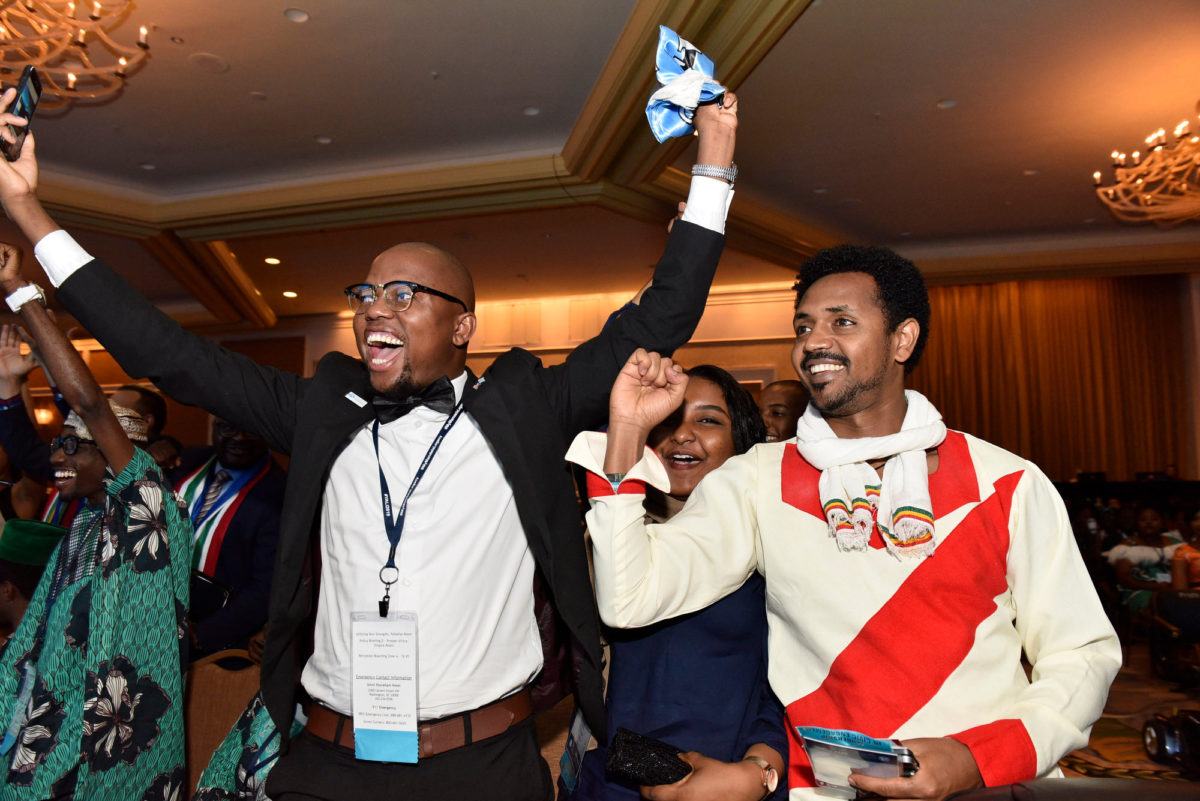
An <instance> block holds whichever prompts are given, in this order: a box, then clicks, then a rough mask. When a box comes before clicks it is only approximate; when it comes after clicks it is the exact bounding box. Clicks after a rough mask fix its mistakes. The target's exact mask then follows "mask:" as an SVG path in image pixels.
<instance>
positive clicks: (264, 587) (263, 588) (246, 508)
mask: <svg viewBox="0 0 1200 801" xmlns="http://www.w3.org/2000/svg"><path fill="white" fill-rule="evenodd" d="M213 453H214V450H213V448H211V447H203V448H188V449H187V450H185V451H184V452H183V454H182V461H181V462H180V464H179V467H177V468H175V469H174V470H172V471H171V481H172V483H173V484H175V485H177V484H178V483H179V482H180V481H182V480H183V479H185V478H187V477H188V476H189V475H191V474H192V472H193V471H194V470H196V468H198V467H200V465H202V464H204V462H205V461H207V460H208V459H210V458H211V457H212V455H213ZM267 458H268V459H270V462H271V464H270V467H268V468H267V473H266V475H264V476H263V477H262V478H261V479H260V480H259V481H258V483H257V484H255V485H254V486H253V487H251V488H250V491H249V492H248V493H246V497H245V499H244V500H243V501H242V503H241V505H239V506H238V508H237V510H236V511H234V513H233V519H231V520H230V521H229V527H228V528H227V529H226V530H225V539H224V540H223V541H222V543H221V551H220V553H219V554H218V555H217V566H216V570H215V572H214V574H213V578H214V579H215V580H216V581H218V582H219V583H221V584H223V585H225V586H226V587H228V588H229V589H230V594H229V603H227V604H226V605H225V607H224V608H223V609H221V610H219V611H217V612H214V613H213V614H211V615H209V616H207V617H205V618H203V619H201V620H194V619H193V620H192V633H193V634H195V635H196V644H197V646H198V647H197V648H194V649H192V653H191V657H192V659H199V658H200V657H202V656H205V655H207V654H211V653H216V652H217V651H223V650H225V649H226V648H245V647H246V643H247V642H248V641H249V639H250V637H252V636H253V635H255V634H257V633H258V632H259V631H261V630H262V627H263V624H265V623H266V622H267V604H268V602H269V600H270V597H271V576H272V574H273V573H274V571H275V550H276V544H277V543H278V542H279V516H280V513H281V512H282V510H283V493H284V488H285V486H286V484H287V473H285V472H284V470H283V468H282V467H280V466H279V465H278V463H276V461H275V460H274V459H272V458H271V457H270V455H268V456H267Z"/></svg>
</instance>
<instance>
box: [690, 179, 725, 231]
mask: <svg viewBox="0 0 1200 801" xmlns="http://www.w3.org/2000/svg"><path fill="white" fill-rule="evenodd" d="M731 202H733V187H732V186H730V185H729V184H728V183H727V182H725V181H722V180H721V179H720V178H706V177H704V176H702V175H694V176H692V188H691V190H690V191H689V192H688V200H687V208H686V209H684V210H683V217H682V218H681V219H683V220H684V222H690V223H695V224H696V225H699V226H702V227H704V228H707V229H708V230H710V231H716V232H717V233H718V234H723V233H725V217H726V215H728V214H729V204H730V203H731Z"/></svg>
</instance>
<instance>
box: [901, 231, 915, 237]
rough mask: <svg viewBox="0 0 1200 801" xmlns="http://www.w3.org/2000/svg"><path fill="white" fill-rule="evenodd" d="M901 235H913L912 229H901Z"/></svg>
mask: <svg viewBox="0 0 1200 801" xmlns="http://www.w3.org/2000/svg"><path fill="white" fill-rule="evenodd" d="M900 236H912V231H901V232H900Z"/></svg>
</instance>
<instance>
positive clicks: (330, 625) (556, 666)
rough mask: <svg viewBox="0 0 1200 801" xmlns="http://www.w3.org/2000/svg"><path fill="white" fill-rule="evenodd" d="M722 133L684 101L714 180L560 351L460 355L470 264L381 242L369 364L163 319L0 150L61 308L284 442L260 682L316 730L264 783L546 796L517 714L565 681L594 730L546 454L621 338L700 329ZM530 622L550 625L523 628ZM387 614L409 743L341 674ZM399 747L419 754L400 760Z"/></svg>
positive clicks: (579, 612) (142, 362) (366, 315)
mask: <svg viewBox="0 0 1200 801" xmlns="http://www.w3.org/2000/svg"><path fill="white" fill-rule="evenodd" d="M5 121H9V118H8V117H6V116H5V115H0V122H5ZM736 127H737V106H736V99H735V98H734V97H733V96H732V94H727V95H725V97H724V99H723V100H722V101H719V102H718V103H717V104H713V105H709V106H704V107H701V108H700V109H699V110H698V111H697V113H696V128H697V131H698V133H699V150H698V155H697V161H698V162H699V165H704V167H705V168H702V169H701V170H700V172H703V173H706V174H707V175H713V174H720V175H725V176H728V180H726V179H725V178H714V177H696V178H693V181H692V188H691V193H690V196H689V199H688V205H687V210H686V212H685V214H684V216H683V218H682V220H680V221H678V222H677V223H676V224H675V226H674V228H673V230H672V232H671V234H670V238H669V241H668V244H667V248H666V251H665V253H664V255H663V257H662V259H661V260H660V261H659V263H658V266H657V267H656V270H655V276H654V283H653V286H651V287H650V288H649V289H647V290H646V292H645V294H644V295H643V297H642V300H641V303H640V305H639V306H637V307H635V308H631V309H628V310H627V311H626V312H625V313H624V314H623V315H621V317H620V318H619V319H618V320H617V321H615V322H614V323H613V324H611V325H610V326H608V327H607V328H606V329H605V330H604V332H602V333H601V334H599V335H598V336H597V337H595V338H593V339H591V340H589V341H587V342H585V343H583V344H581V345H580V346H579V347H578V348H576V349H575V350H574V351H573V352H572V353H571V354H570V355H569V356H567V358H566V360H565V361H564V363H563V364H560V365H554V366H551V367H545V366H543V365H542V364H541V362H540V361H539V360H538V358H537V357H536V356H534V355H533V354H532V353H529V352H528V351H525V350H521V349H513V350H511V351H509V352H508V353H506V354H504V355H502V356H500V357H498V358H497V359H496V360H495V362H494V363H493V364H492V366H491V367H490V368H489V369H488V370H487V371H486V372H485V373H484V374H483V375H482V376H478V377H477V376H475V375H473V374H471V372H470V371H469V370H467V369H466V357H467V346H468V343H469V342H470V340H471V337H472V335H473V334H474V333H475V326H476V320H475V291H474V286H473V283H472V280H471V274H470V273H469V272H468V271H467V269H466V268H465V267H464V266H463V265H462V264H461V263H460V262H459V261H458V260H457V259H455V258H454V257H453V256H451V255H450V254H448V253H446V252H445V251H442V250H440V249H439V248H436V247H434V246H432V245H427V244H422V243H408V244H403V245H397V246H396V247H393V248H390V249H388V250H386V251H384V252H383V253H381V254H380V255H379V256H378V257H377V258H376V259H375V260H374V262H373V263H372V264H371V267H370V270H369V271H368V273H367V275H366V277H365V280H364V281H363V283H360V284H355V285H352V286H350V287H348V288H347V290H346V294H347V296H348V298H349V300H350V306H351V309H352V310H353V311H354V312H355V316H354V334H355V340H356V343H357V348H358V354H359V357H360V358H359V359H354V358H351V357H349V356H347V355H345V354H342V353H330V354H327V355H326V356H325V357H324V358H322V359H321V361H320V363H319V364H318V365H317V368H316V371H315V374H314V375H313V376H312V377H311V378H304V377H301V376H298V375H294V374H291V373H286V372H283V371H280V370H276V369H273V368H269V367H264V366H261V365H258V364H256V363H254V362H253V361H251V360H250V359H248V358H246V357H244V356H241V355H238V354H235V353H231V352H229V351H226V350H224V349H222V348H220V347H218V346H217V345H215V344H213V343H211V342H209V341H207V340H205V339H203V338H201V337H197V336H194V335H191V334H189V333H187V332H185V331H183V330H182V329H180V328H179V327H178V326H177V325H176V324H175V323H174V322H173V321H171V320H170V319H169V318H167V317H166V316H165V315H163V314H161V313H160V312H159V311H158V310H157V309H155V308H154V307H153V306H152V305H151V304H149V303H148V302H147V301H146V300H145V299H144V298H142V297H141V296H140V295H139V294H138V293H137V292H136V290H134V289H133V288H132V287H131V286H129V284H127V283H126V282H125V281H124V280H122V279H121V278H120V277H118V276H117V275H116V273H114V272H113V271H112V270H111V269H110V268H108V267H107V266H106V265H104V264H103V263H101V262H99V261H98V260H95V259H93V258H92V257H91V256H90V255H89V254H87V253H85V252H84V251H82V249H80V248H79V246H78V245H77V244H75V242H74V241H73V240H71V238H70V237H69V236H68V235H67V234H66V233H65V232H62V231H61V230H59V229H58V226H57V225H55V224H54V223H53V222H52V221H51V220H50V218H49V217H48V216H47V215H46V213H45V211H43V210H42V208H41V206H40V205H39V204H38V202H37V199H36V196H35V189H36V165H35V164H34V163H33V156H32V153H31V152H30V151H31V148H30V147H28V146H26V147H25V148H24V151H23V153H22V155H21V157H20V159H18V160H17V161H16V162H13V163H0V200H2V201H3V204H4V208H5V210H6V211H7V212H8V215H9V217H10V218H11V219H13V220H14V221H15V222H16V223H17V224H18V225H20V226H21V228H22V229H23V231H24V233H25V234H26V236H28V237H29V239H30V240H31V241H32V242H35V243H37V245H36V248H35V254H36V255H37V256H38V258H39V260H40V261H41V262H42V264H43V266H44V267H46V270H47V273H48V275H49V276H50V278H51V280H52V281H53V282H54V283H55V284H56V285H58V286H59V290H58V295H57V296H58V298H59V300H60V302H62V304H63V305H64V306H65V307H66V308H67V309H68V311H70V312H71V313H72V314H74V315H75V316H76V317H77V318H78V319H79V321H80V323H81V324H83V325H84V326H85V327H86V328H87V329H88V330H89V331H90V332H91V333H92V334H93V335H94V336H95V337H96V338H97V339H98V340H99V341H100V342H101V343H102V344H103V345H104V346H105V347H106V348H108V350H109V352H110V353H112V355H113V356H114V357H115V358H116V359H117V361H118V362H119V363H120V364H121V366H122V367H123V368H124V369H125V370H126V371H127V372H128V373H129V374H130V375H133V376H150V377H151V378H152V380H153V381H154V382H155V384H156V385H157V386H158V387H159V388H160V389H161V390H162V391H163V392H165V393H166V394H168V395H170V396H172V397H174V398H176V399H177V400H179V401H182V402H184V403H189V404H193V405H198V406H202V407H204V408H206V409H208V410H209V411H210V412H212V413H214V414H215V415H217V416H218V417H220V418H221V419H223V420H228V421H229V422H231V423H233V424H234V425H237V426H239V427H240V428H243V429H245V430H247V431H253V432H255V433H257V434H259V435H260V436H262V437H263V438H264V439H266V440H267V442H268V443H269V444H270V445H271V447H272V448H273V449H275V450H278V451H281V452H284V453H289V454H290V455H291V467H290V472H289V478H288V486H287V492H286V496H285V504H284V511H283V516H282V519H281V523H280V536H279V546H278V557H277V561H276V567H275V581H274V585H273V587H272V594H271V605H270V621H269V626H268V639H267V644H266V648H265V653H264V657H263V663H262V693H263V698H264V701H265V703H266V706H267V709H268V710H269V711H270V713H271V716H272V718H273V719H274V720H275V722H276V723H277V724H278V726H279V728H280V730H281V731H283V732H284V734H285V737H286V734H287V732H288V730H289V727H290V724H291V721H292V713H293V707H294V702H295V701H297V700H303V701H304V702H305V704H306V706H307V712H308V723H307V727H306V729H305V731H304V732H302V733H301V734H299V735H297V736H296V737H295V738H291V741H290V743H287V744H285V748H286V753H285V754H284V756H283V757H282V758H281V759H280V760H279V762H278V763H277V764H276V765H275V767H274V768H273V769H272V771H271V775H270V780H269V783H268V785H267V792H268V794H269V795H270V796H271V797H272V798H274V799H276V801H287V800H288V799H303V798H338V799H359V798H362V799H367V798H370V799H374V798H378V797H385V795H386V797H397V798H398V797H403V798H409V799H426V798H428V799H439V801H440V800H441V799H456V798H472V799H473V798H478V797H479V796H480V794H481V793H482V794H484V795H486V796H487V797H488V798H491V799H538V800H539V801H543V800H545V799H550V798H551V797H552V795H553V788H552V786H551V782H550V775H549V771H548V769H547V766H546V764H545V762H544V760H542V758H541V756H540V753H539V750H538V745H537V740H536V735H535V732H534V729H533V722H532V719H531V717H530V715H531V709H532V707H533V705H534V704H535V703H537V702H542V703H546V704H549V703H553V702H554V701H555V700H557V699H558V698H559V697H561V696H562V694H563V692H564V690H565V688H563V687H561V684H565V683H566V682H567V681H568V679H571V680H572V684H573V685H574V686H573V689H574V691H575V697H576V702H577V705H578V706H579V708H580V709H581V711H582V712H583V715H584V717H585V719H586V720H587V721H588V722H589V723H590V724H591V727H592V729H593V730H595V731H596V732H597V733H599V734H600V735H601V736H603V728H604V715H603V708H602V698H603V680H602V677H601V652H600V638H599V630H598V624H597V619H598V618H597V613H596V607H595V601H594V599H593V597H592V593H591V584H590V582H589V578H588V567H587V559H586V556H585V552H584V543H583V537H582V526H581V524H580V520H579V515H578V507H577V506H576V502H575V497H574V487H573V484H572V481H571V476H570V473H569V471H568V470H567V469H566V467H565V464H564V462H563V454H564V453H565V452H566V448H567V445H568V444H569V442H570V440H571V438H572V437H573V436H574V434H575V433H576V432H578V431H580V430H584V429H588V428H592V427H595V426H598V425H600V424H602V423H603V422H604V421H605V420H606V418H607V409H608V390H609V388H610V387H611V386H612V382H613V379H614V378H615V376H616V374H617V372H618V371H619V370H620V368H621V366H622V365H623V364H624V362H625V360H626V359H627V358H628V356H629V355H630V354H631V353H632V352H633V351H634V350H635V349H636V348H638V347H644V348H647V349H651V350H657V351H661V352H668V353H669V352H671V351H673V350H674V349H675V348H677V347H678V346H679V345H682V344H683V343H685V342H686V341H687V340H688V338H689V337H690V336H691V334H692V331H693V330H694V329H695V326H696V324H697V323H698V322H699V319H700V315H701V313H702V312H703V310H704V303H705V299H706V297H707V293H708V287H709V285H710V283H711V281H712V276H713V273H714V271H715V269H716V265H717V261H718V259H719V257H720V253H721V250H722V247H723V245H724V236H723V230H724V219H725V214H726V211H727V209H728V203H729V199H730V197H731V194H732V193H731V191H730V188H731V182H732V180H733V178H734V177H735V175H736V171H735V170H734V169H733V149H734V139H735V132H736ZM0 135H2V134H0ZM32 139H33V137H32V136H30V137H28V138H27V139H26V141H27V142H30V141H32ZM699 165H698V166H699ZM539 584H540V586H541V587H542V589H543V590H544V592H539V591H537V589H536V588H537V586H538V585H539ZM539 595H544V596H546V597H548V598H549V599H550V600H552V601H553V606H554V609H555V611H556V612H557V614H558V620H559V621H560V622H556V621H555V617H554V616H553V615H550V614H543V613H541V611H540V609H539V605H538V604H537V603H536V602H535V598H536V597H538V596H539ZM547 611H548V610H547ZM314 612H315V623H314ZM539 622H540V623H542V624H548V625H547V626H546V628H547V629H548V630H553V631H554V632H557V634H558V635H559V640H560V641H559V642H558V643H554V642H553V640H552V638H543V637H540V636H539ZM393 625H394V626H396V627H397V628H396V629H391V628H388V629H387V631H388V632H390V633H387V634H385V635H381V636H382V637H383V638H384V639H385V640H386V646H379V647H381V648H384V647H386V648H393V647H394V648H397V649H402V648H408V647H409V645H408V644H407V643H409V640H410V639H415V641H416V642H417V643H418V647H417V648H416V649H415V652H412V651H408V650H405V651H403V653H402V654H401V656H400V657H398V658H397V659H393V660H387V661H385V662H384V664H385V666H386V667H387V669H388V670H393V669H395V670H401V669H402V668H397V667H395V666H396V665H400V664H407V662H406V661H405V660H408V659H410V658H411V660H412V661H413V662H415V663H416V664H417V667H416V669H415V675H411V676H408V675H404V676H400V675H391V674H389V676H388V678H387V681H393V680H394V681H395V682H396V684H395V686H397V687H400V688H402V689H401V690H398V691H397V692H396V693H392V692H391V691H390V690H389V691H388V692H385V693H383V695H384V696H386V700H388V701H391V700H395V699H397V698H400V699H404V698H407V695H406V694H407V693H408V692H409V689H408V688H410V687H412V686H413V685H414V684H415V686H416V690H415V694H416V698H415V718H416V719H417V721H419V723H418V724H414V727H415V728H416V729H417V733H416V734H415V736H414V737H413V738H412V739H411V740H409V739H406V738H407V736H408V732H407V729H403V730H397V729H394V728H392V727H391V724H392V723H395V722H396V721H398V720H400V721H402V723H401V724H397V725H401V726H405V725H408V724H407V723H405V722H404V721H408V719H409V717H408V713H407V711H404V710H401V711H399V712H395V713H394V716H393V717H391V718H387V720H386V721H385V723H384V724H380V723H378V720H379V715H382V714H383V712H381V711H380V708H381V707H382V706H383V705H384V704H383V703H382V702H380V704H379V705H378V707H379V708H377V707H376V706H370V705H369V704H370V703H371V702H370V701H369V699H368V700H367V701H364V698H366V697H367V696H363V695H359V694H356V693H358V692H360V691H362V692H368V691H369V690H370V687H368V685H367V682H368V681H369V679H368V678H367V677H363V676H360V679H359V684H357V685H356V684H355V681H354V678H353V673H354V671H353V670H352V653H359V654H360V655H363V656H362V658H363V659H364V660H365V659H367V658H368V656H365V654H374V653H376V651H372V650H371V648H373V647H375V646H378V645H379V643H380V641H379V640H375V641H369V639H370V635H369V634H368V632H369V631H375V630H376V629H377V628H379V627H385V628H386V627H391V626H393ZM414 631H415V634H413V632H414ZM309 632H311V633H312V637H311V644H310V642H309ZM563 634H566V635H567V636H566V637H565V638H563V637H562V635H563ZM389 638H390V639H389ZM355 649H358V650H357V651H356V650H355ZM387 653H389V654H390V653H392V652H391V651H387ZM570 658H573V662H574V664H573V665H572V664H570V663H569V661H568V659H570ZM555 681H557V682H559V683H560V686H559V687H558V688H555V687H554V686H553V683H554V682H555ZM405 682H407V683H405ZM389 686H392V685H389ZM300 687H302V688H303V692H298V690H299V689H300ZM375 689H378V687H376V688H375ZM398 703H399V702H398ZM405 703H407V702H405ZM364 710H369V714H370V715H371V716H372V717H371V719H370V720H368V719H367V714H368V712H365V711H364ZM389 714H390V713H389ZM385 717H386V716H385ZM385 724H386V725H385ZM397 733H398V734H399V735H402V736H396V737H393V736H392V735H393V734H397ZM404 749H411V750H412V751H413V753H412V756H413V757H414V758H416V759H417V761H416V762H415V764H404V763H398V762H399V761H398V759H397V758H396V752H398V751H403V750H404ZM405 758H408V755H407V752H405Z"/></svg>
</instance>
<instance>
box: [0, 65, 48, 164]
mask: <svg viewBox="0 0 1200 801" xmlns="http://www.w3.org/2000/svg"><path fill="white" fill-rule="evenodd" d="M41 96H42V79H41V78H39V77H38V73H37V70H36V69H34V68H33V67H32V66H28V67H26V68H25V70H24V72H22V73H21V80H20V81H19V82H18V83H17V96H16V98H15V99H14V100H13V102H12V105H10V106H9V107H8V108H7V109H6V111H8V113H9V114H15V115H17V116H18V117H24V118H25V119H26V121H28V122H32V121H33V112H34V111H35V110H36V109H37V104H38V99H39V98H40V97H41ZM7 127H8V130H9V132H10V133H12V135H13V139H14V141H12V142H9V141H8V140H6V139H2V138H0V150H3V151H4V158H6V159H8V160H9V161H16V160H17V158H18V157H19V156H20V155H21V146H22V145H24V144H25V134H27V133H29V126H28V125H25V126H24V127H20V128H18V127H17V126H15V125H9V126H7Z"/></svg>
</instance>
